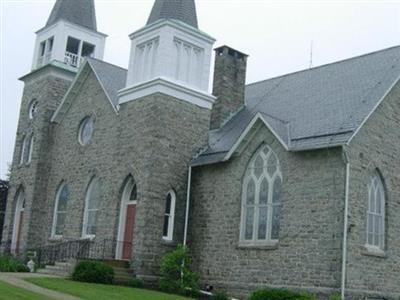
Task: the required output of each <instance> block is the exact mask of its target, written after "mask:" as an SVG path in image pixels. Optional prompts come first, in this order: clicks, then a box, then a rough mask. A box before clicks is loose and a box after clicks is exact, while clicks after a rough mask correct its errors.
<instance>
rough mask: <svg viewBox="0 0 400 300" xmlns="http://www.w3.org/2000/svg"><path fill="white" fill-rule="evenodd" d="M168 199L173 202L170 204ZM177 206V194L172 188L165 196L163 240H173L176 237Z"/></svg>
mask: <svg viewBox="0 0 400 300" xmlns="http://www.w3.org/2000/svg"><path fill="white" fill-rule="evenodd" d="M168 199H170V201H171V203H169V205H168ZM175 206H176V194H175V191H173V190H170V191H169V192H168V193H167V195H166V197H165V210H164V222H163V237H162V238H163V240H165V241H172V240H173V238H174V223H175Z"/></svg>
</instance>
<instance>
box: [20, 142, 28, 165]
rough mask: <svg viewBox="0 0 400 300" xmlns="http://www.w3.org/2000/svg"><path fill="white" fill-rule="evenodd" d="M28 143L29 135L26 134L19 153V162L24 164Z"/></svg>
mask: <svg viewBox="0 0 400 300" xmlns="http://www.w3.org/2000/svg"><path fill="white" fill-rule="evenodd" d="M27 143H28V137H27V136H26V135H25V136H24V137H23V139H22V145H21V152H20V154H19V164H20V165H22V164H23V163H24V157H25V151H26V144H27Z"/></svg>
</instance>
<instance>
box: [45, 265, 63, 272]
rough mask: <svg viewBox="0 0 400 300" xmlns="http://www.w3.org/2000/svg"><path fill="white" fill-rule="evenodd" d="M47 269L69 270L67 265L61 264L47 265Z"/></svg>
mask: <svg viewBox="0 0 400 300" xmlns="http://www.w3.org/2000/svg"><path fill="white" fill-rule="evenodd" d="M45 269H47V270H50V271H67V267H66V266H59V265H54V266H52V265H47V266H46V267H45Z"/></svg>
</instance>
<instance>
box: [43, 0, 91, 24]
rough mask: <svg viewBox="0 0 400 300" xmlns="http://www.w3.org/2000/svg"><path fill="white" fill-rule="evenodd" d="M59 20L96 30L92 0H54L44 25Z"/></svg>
mask: <svg viewBox="0 0 400 300" xmlns="http://www.w3.org/2000/svg"><path fill="white" fill-rule="evenodd" d="M59 20H65V21H68V22H71V23H74V24H76V25H80V26H83V27H86V28H89V29H92V30H94V31H97V25H96V11H95V7H94V0H56V4H55V5H54V7H53V10H52V11H51V14H50V17H49V19H48V20H47V24H46V26H50V25H53V24H54V23H56V22H58V21H59Z"/></svg>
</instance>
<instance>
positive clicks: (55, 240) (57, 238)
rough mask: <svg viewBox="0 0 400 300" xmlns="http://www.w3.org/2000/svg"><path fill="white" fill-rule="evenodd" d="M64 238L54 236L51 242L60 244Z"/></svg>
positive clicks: (50, 238)
mask: <svg viewBox="0 0 400 300" xmlns="http://www.w3.org/2000/svg"><path fill="white" fill-rule="evenodd" d="M62 239H63V237H62V236H52V237H49V242H59V241H62Z"/></svg>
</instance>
